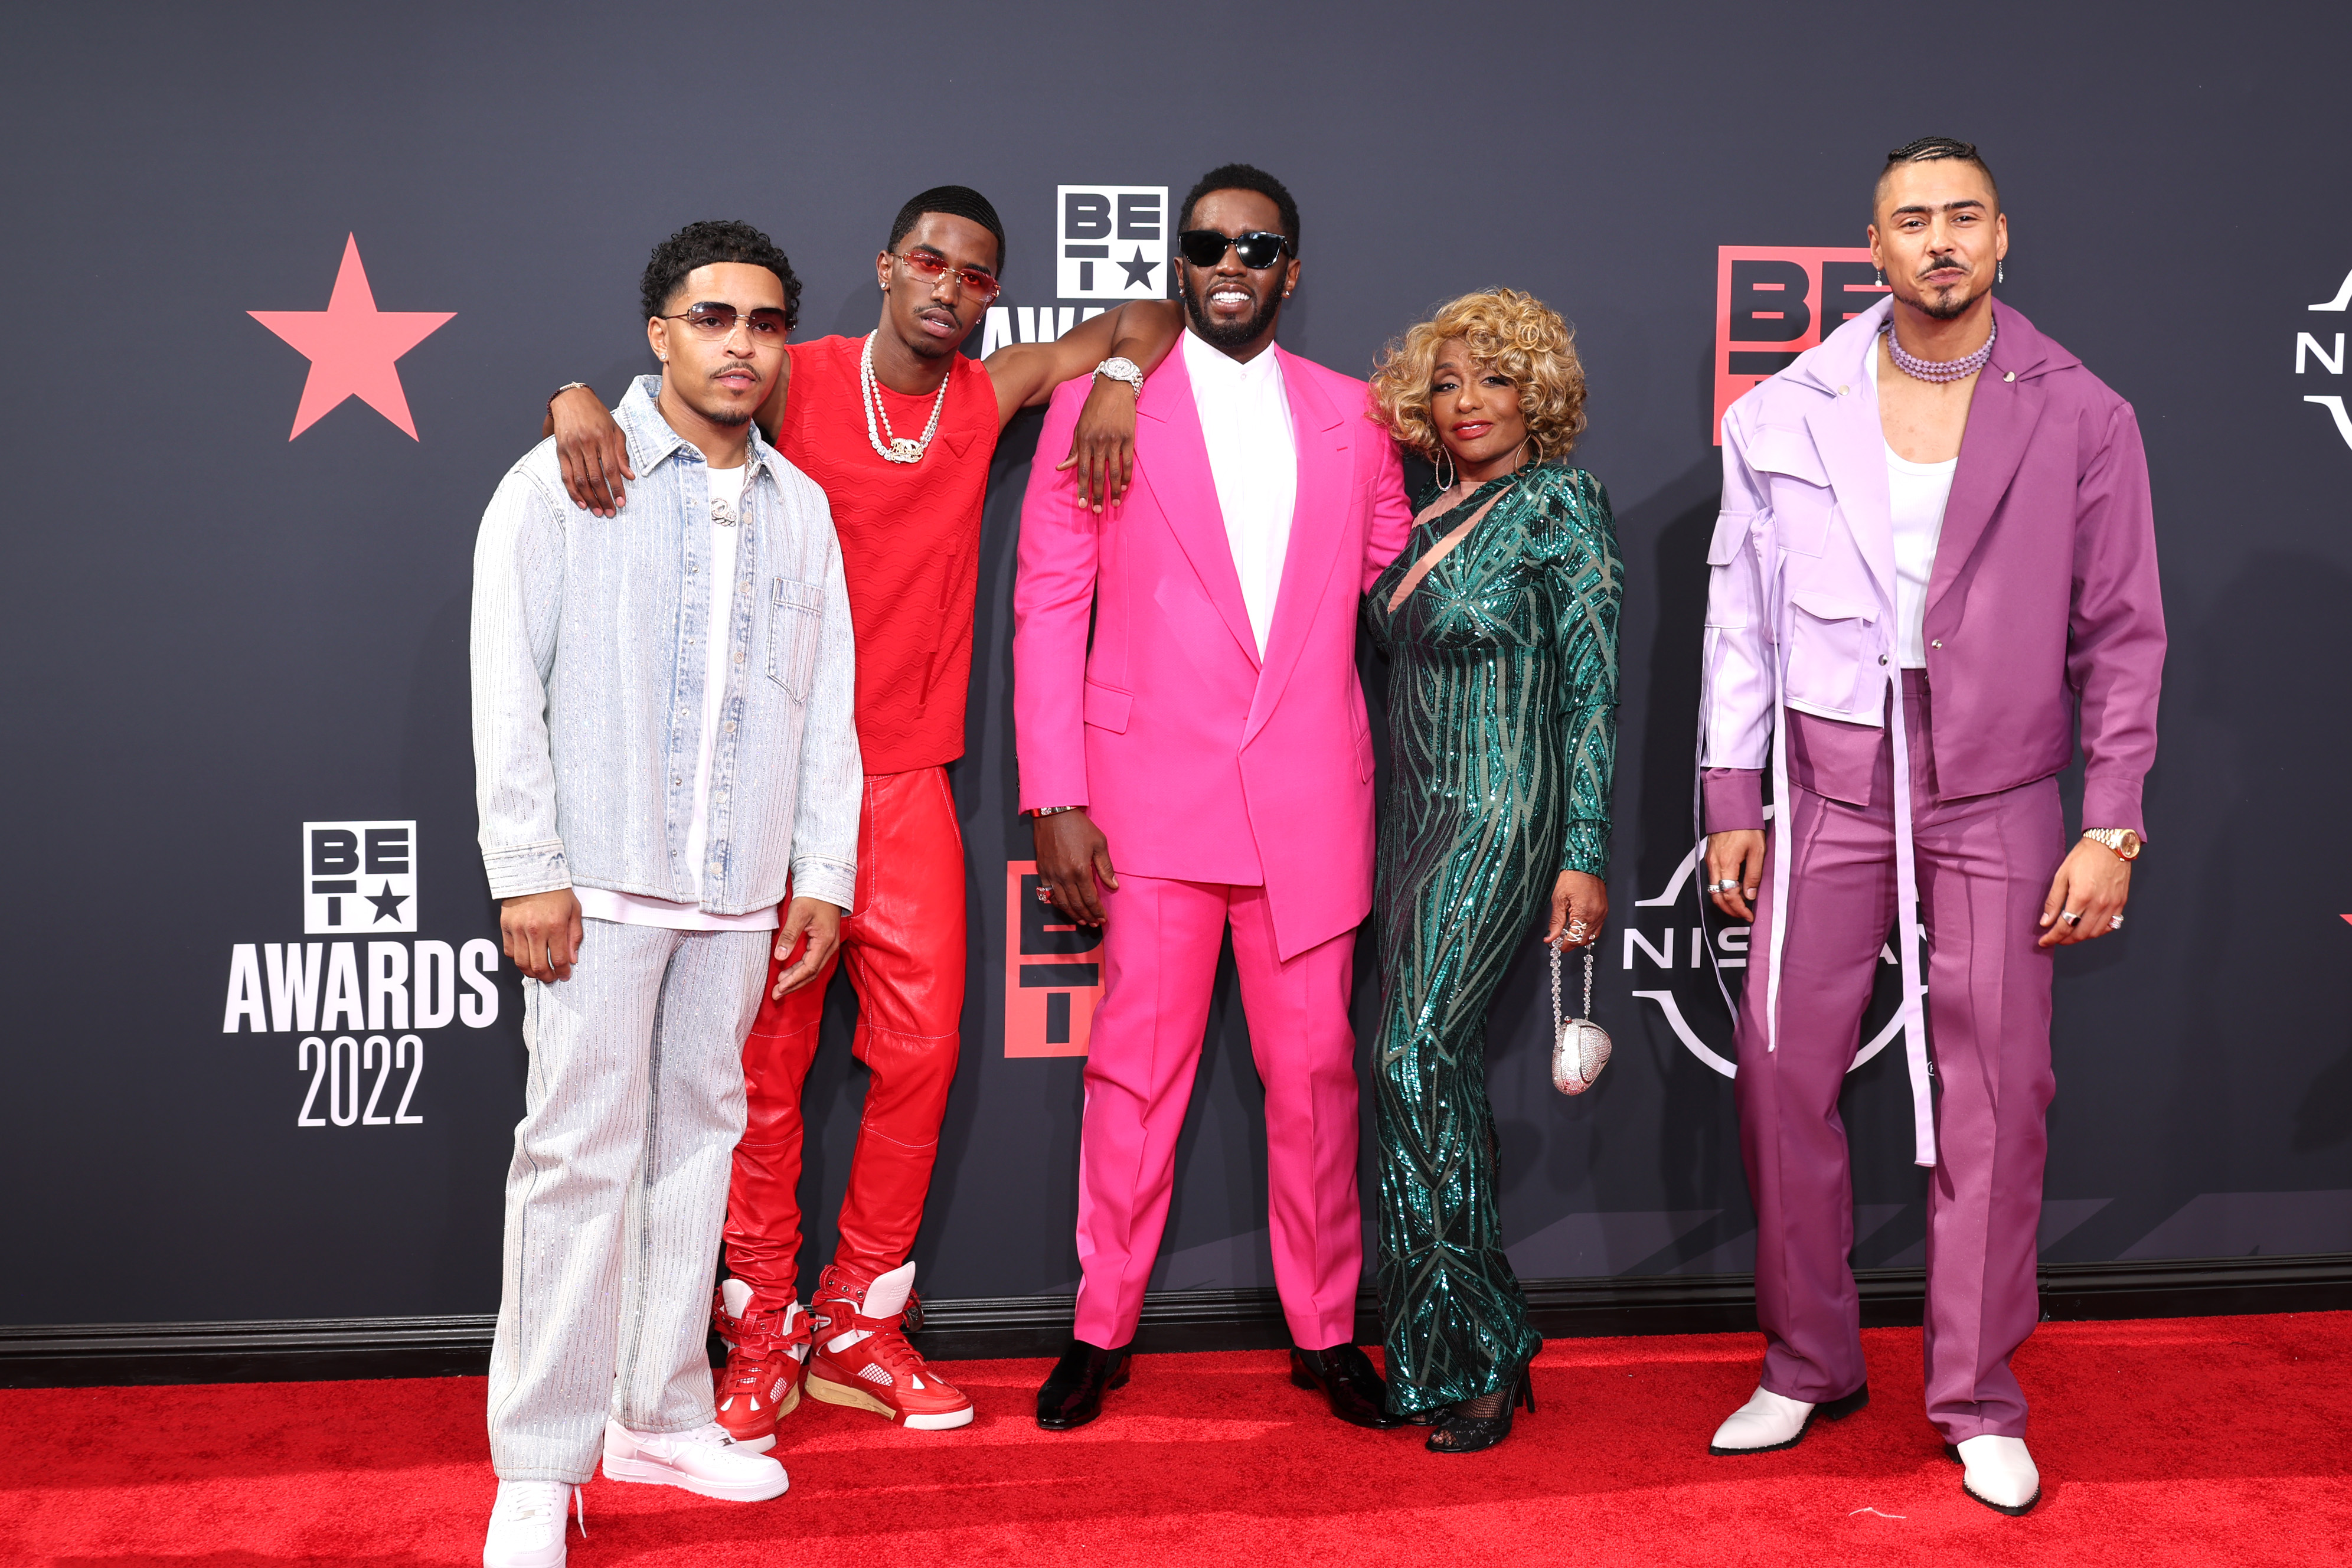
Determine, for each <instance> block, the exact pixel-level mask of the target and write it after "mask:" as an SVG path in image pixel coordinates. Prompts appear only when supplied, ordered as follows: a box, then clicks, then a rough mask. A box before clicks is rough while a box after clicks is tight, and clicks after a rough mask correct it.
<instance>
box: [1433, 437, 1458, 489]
mask: <svg viewBox="0 0 2352 1568" xmlns="http://www.w3.org/2000/svg"><path fill="white" fill-rule="evenodd" d="M1438 463H1444V465H1445V477H1444V479H1441V480H1439V481H1438V486H1437V489H1438V493H1439V494H1440V495H1443V494H1444V493H1445V492H1446V491H1447V490H1450V489H1453V488H1454V480H1455V479H1456V478H1457V477H1459V474H1460V470H1459V469H1457V468H1454V454H1453V453H1452V452H1449V451H1447V450H1446V449H1445V443H1444V442H1443V441H1440V442H1439V443H1438V444H1437V461H1436V462H1433V463H1431V464H1430V465H1429V466H1430V468H1431V469H1432V470H1433V471H1434V470H1435V469H1436V468H1437V464H1438Z"/></svg>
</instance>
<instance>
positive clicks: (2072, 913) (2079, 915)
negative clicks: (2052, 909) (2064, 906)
mask: <svg viewBox="0 0 2352 1568" xmlns="http://www.w3.org/2000/svg"><path fill="white" fill-rule="evenodd" d="M2058 918H2059V919H2061V920H2063V921H2065V922H2066V923H2067V924H2068V925H2070V926H2074V925H2081V924H2082V923H2083V911H2082V910H2067V911H2066V912H2065V913H2064V914H2063V915H2061V916H2059V917H2058Z"/></svg>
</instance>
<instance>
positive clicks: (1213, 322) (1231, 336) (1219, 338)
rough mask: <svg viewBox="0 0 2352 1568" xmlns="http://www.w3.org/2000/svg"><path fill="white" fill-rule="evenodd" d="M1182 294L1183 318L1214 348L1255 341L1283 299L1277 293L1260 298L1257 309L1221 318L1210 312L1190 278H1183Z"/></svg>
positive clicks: (1235, 347)
mask: <svg viewBox="0 0 2352 1568" xmlns="http://www.w3.org/2000/svg"><path fill="white" fill-rule="evenodd" d="M1183 293H1184V315H1185V318H1186V319H1187V320H1188V321H1191V322H1192V331H1194V332H1195V333H1196V334H1198V335H1199V337H1200V339H1201V341H1202V342H1204V343H1206V344H1208V345H1209V346H1210V347H1211V348H1213V349H1240V348H1247V347H1248V346H1249V345H1250V344H1251V343H1253V342H1256V341H1257V337H1258V334H1259V333H1261V332H1263V331H1265V329H1266V323H1267V322H1269V321H1273V320H1274V318H1275V313H1276V311H1278V310H1281V309H1282V300H1281V299H1280V298H1279V297H1278V296H1277V297H1276V298H1275V299H1272V300H1264V301H1262V302H1261V303H1260V304H1259V305H1258V307H1257V309H1256V310H1252V311H1251V312H1250V313H1249V314H1248V315H1246V316H1244V317H1242V318H1241V319H1240V320H1238V321H1218V320H1217V319H1216V318H1215V317H1213V316H1212V315H1210V314H1209V302H1208V300H1205V299H1203V298H1202V295H1201V293H1200V291H1199V290H1198V289H1194V288H1193V287H1192V279H1189V278H1188V279H1185V280H1184V289H1183Z"/></svg>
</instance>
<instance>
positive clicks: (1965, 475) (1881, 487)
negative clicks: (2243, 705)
mask: <svg viewBox="0 0 2352 1568" xmlns="http://www.w3.org/2000/svg"><path fill="white" fill-rule="evenodd" d="M1893 308H1894V307H1893V304H1892V302H1891V301H1888V300H1881V301H1880V302H1879V304H1878V305H1877V306H1876V307H1874V309H1872V310H1870V311H1868V312H1867V313H1865V314H1864V315H1861V316H1858V317H1855V318H1854V319H1853V321H1848V322H1847V323H1846V324H1845V325H1844V326H1843V327H1841V328H1839V329H1838V330H1837V331H1834V332H1832V333H1831V334H1830V336H1829V338H1828V339H1827V340H1826V341H1824V342H1822V344H1821V345H1820V346H1819V347H1818V348H1814V349H1811V350H1809V351H1807V352H1806V353H1802V354H1801V355H1799V356H1798V358H1797V361H1796V363H1794V364H1791V365H1790V366H1789V368H1788V369H1786V370H1784V371H1782V372H1780V374H1778V375H1775V376H1773V377H1772V378H1771V379H1770V380H1769V381H1767V382H1765V383H1763V384H1761V385H1759V386H1758V387H1757V388H1756V389H1755V390H1754V391H1752V392H1750V393H1748V395H1746V396H1744V397H1742V398H1741V399H1740V400H1739V401H1738V402H1737V403H1735V404H1733V405H1731V408H1730V411H1729V412H1728V413H1727V414H1726V415H1725V416H1724V420H1723V510H1722V512H1721V515H1720V516H1719V517H1718V518H1717V521H1716V526H1715V538H1714V542H1713V543H1712V545H1711V546H1710V548H1709V549H1708V551H1707V557H1706V558H1707V564H1708V566H1709V568H1710V574H1709V575H1710V582H1709V584H1708V590H1707V606H1706V653H1705V665H1704V669H1705V674H1704V676H1703V683H1702V691H1701V703H1702V721H1701V731H1700V741H1699V763H1700V766H1701V767H1702V768H1703V769H1706V770H1708V772H1707V773H1706V792H1705V795H1706V826H1707V827H1708V828H1710V829H1713V830H1717V831H1721V830H1727V829H1732V828H1740V827H1760V826H1763V812H1762V791H1761V776H1762V769H1763V768H1764V767H1765V766H1766V763H1767V762H1768V757H1769V750H1770V742H1771V738H1772V726H1773V715H1774V700H1773V699H1774V677H1775V674H1776V670H1777V673H1778V674H1779V676H1780V679H1781V681H1782V682H1783V683H1784V684H1783V687H1782V690H1781V693H1780V695H1781V700H1782V703H1783V705H1784V706H1785V709H1786V710H1787V713H1788V719H1789V723H1788V733H1787V734H1786V735H1785V736H1784V737H1782V739H1783V741H1784V743H1785V746H1786V751H1787V765H1788V770H1789V775H1790V780H1791V782H1793V783H1795V784H1799V785H1801V786H1802V787H1804V788H1807V789H1810V790H1812V791H1813V792H1814V793H1816V794H1819V795H1827V796H1829V797H1831V798H1832V799H1835V800H1843V801H1847V802H1851V803H1853V804H1854V805H1869V804H1871V802H1870V779H1871V763H1872V761H1873V759H1874V757H1875V755H1876V754H1877V752H1878V748H1879V740H1880V736H1879V730H1880V726H1881V724H1882V723H1883V721H1884V713H1885V705H1886V700H1887V685H1888V681H1889V679H1890V677H1892V676H1893V675H1894V674H1895V664H1894V657H1895V626H1894V619H1895V546H1894V529H1893V524H1892V522H1891V521H1890V520H1889V517H1888V500H1887V489H1886V452H1885V435H1884V434H1883V432H1882V429H1881V426H1880V424H1879V418H1878V408H1877V402H1876V399H1875V398H1874V397H1873V396H1872V395H1870V389H1871V383H1870V377H1869V374H1868V372H1867V370H1866V368H1865V366H1864V359H1863V356H1864V354H1865V353H1873V352H1875V344H1876V341H1877V335H1878V331H1879V327H1880V324H1881V323H1882V322H1884V321H1885V320H1886V317H1887V313H1888V312H1889V311H1890V310H1893ZM1993 316H1994V320H1995V321H1996V322H1997V323H1998V326H1999V331H1998V333H1997V336H1996V340H1995V342H1994V344H1993V351H1992V359H1991V362H1990V363H1989V364H1988V365H1987V366H1986V367H1985V370H1984V372H1983V374H1981V375H1980V376H1979V379H1978V382H1977V389H1976V396H1975V399H1974V401H1973V402H1972V404H1971V405H1970V406H1969V424H1968V431H1967V434H1966V436H1965V437H1964V438H1963V439H1962V442H1961V446H1960V460H1959V465H1958V468H1957V469H1956V470H1955V471H1954V474H1953V478H1952V489H1951V499H1950V500H1949V502H1948V505H1947V506H1946V509H1945V512H1944V529H1943V533H1942V535H1941V537H1940V539H1939V540H1938V542H1937V550H1936V567H1935V572H1934V574H1933V575H1932V576H1931V577H1930V579H1929V582H1928V587H1927V624H1926V639H1927V679H1928V682H1929V684H1930V685H1931V686H1932V688H1933V689H1934V691H1935V694H1936V719H1935V725H1934V734H1933V743H1934V746H1935V778H1936V784H1937V793H1938V794H1939V795H1941V796H1942V797H1943V798H1945V799H1948V800H1955V799H1962V798H1965V797H1968V796H1970V795H1990V794H1992V793H1993V792H1995V791H1998V790H2005V789H2013V788H2015V787H2016V786H2018V785H2019V784H2031V783H2032V782H2034V781H2035V780H2037V779H2043V778H2047V777H2049V776H2050V775H2051V774H2053V773H2056V772H2058V771H2059V770H2060V769H2062V768H2063V767H2064V766H2066V764H2067V763H2069V762H2071V761H2072V760H2073V759H2074V720H2075V710H2076V706H2077V704H2078V703H2079V705H2080V709H2081V719H2082V738H2083V751H2084V757H2085V763H2084V797H2083V821H2084V826H2087V827H2130V828H2134V829H2137V830H2138V831H2139V832H2140V833H2141V834H2142V835H2143V836H2145V835H2146V833H2147V825H2146V824H2145V822H2143V820H2142V819H2141V815H2140V785H2141V782H2142V780H2143V779H2144V778H2145V777H2146V776H2147V770H2148V766H2149V764H2150V763H2153V762H2154V761H2155V758H2156V703H2157V693H2158V685H2159V683H2160V680H2161V678H2162V675H2163V669H2164V606H2163V603H2162V600H2161V597H2160V595H2159V592H2158V581H2157V569H2156V525H2155V519H2154V516H2153V514H2152V513H2151V511H2150V510H2149V501H2148V482H2147V454H2146V452H2145V451H2144V450H2143V449H2142V447H2141V446H2140V437H2139V424H2138V421H2137V419H2136V418H2134V417H2133V415H2132V410H2131V405H2129V404H2127V403H2126V402H2124V400H2123V399H2121V398H2120V397H2117V396H2116V395H2115V393H2114V392H2112V391H2111V390H2109V389H2108V387H2107V386H2106V384H2105V383H2103V382H2101V381H2100V380H2099V379H2098V377H2096V376H2095V375H2093V374H2091V373H2090V372H2089V371H2087V370H2085V369H2084V368H2083V363H2082V362H2081V361H2080V360H2078V359H2076V358H2075V357H2074V355H2073V354H2071V353H2067V352H2066V351H2065V350H2064V349H2063V348H2061V347H2059V346H2058V344H2056V343H2055V342H2052V341H2051V340H2050V339H2048V338H2046V337H2044V336H2042V333H2040V332H2039V331H2035V330H2034V327H2033V323H2032V322H2031V321H2027V320H2026V319H2025V318H2024V317H2023V316H2021V315H2020V314H2018V312H2016V311H2015V310H2011V309H2010V308H2009V307H2008V306H2006V305H2003V304H2001V303H2000V302H1999V301H1997V300H1996V301H1995V302H1994V304H1993Z"/></svg>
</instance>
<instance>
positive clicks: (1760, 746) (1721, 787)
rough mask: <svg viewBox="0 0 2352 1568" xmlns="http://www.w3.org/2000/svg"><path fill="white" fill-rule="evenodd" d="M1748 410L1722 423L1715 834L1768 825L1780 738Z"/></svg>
mask: <svg viewBox="0 0 2352 1568" xmlns="http://www.w3.org/2000/svg"><path fill="white" fill-rule="evenodd" d="M1751 397H1752V394H1751ZM1743 401H1746V400H1743ZM1747 414H1748V411H1746V410H1743V409H1742V407H1741V406H1740V405H1738V404H1735V405H1733V406H1732V407H1731V409H1730V410H1729V411H1728V412H1727V413H1726V414H1725V415H1724V416H1723V499H1722V501H1721V503H1720V507H1719V510H1717V513H1716V520H1715V532H1714V534H1713V535H1712V536H1711V537H1710V538H1709V540H1708V542H1707V551H1706V565H1707V585H1706V628H1705V631H1704V632H1703V634H1702V635H1703V637H1704V639H1705V640H1704V643H1703V645H1702V647H1701V651H1700V676H1699V766H1700V768H1701V769H1703V770H1705V777H1706V827H1707V829H1708V831H1710V832H1717V833H1720V832H1728V831H1731V830H1734V829H1738V828H1750V827H1761V826H1764V790H1763V769H1764V764H1765V761H1766V753H1767V752H1768V750H1769V746H1770V744H1771V738H1772V682H1773V667H1772V658H1773V648H1772V637H1771V628H1772V615H1771V607H1770V606H1769V605H1768V604H1767V603H1766V602H1765V597H1764V567H1763V560H1762V555H1761V552H1760V549H1759V533H1760V532H1761V531H1762V529H1763V526H1764V525H1765V523H1766V522H1767V521H1768V520H1769V508H1768V506H1767V503H1766V501H1765V498H1764V492H1763V489H1762V487H1761V486H1759V484H1758V483H1757V481H1756V475H1755V472H1754V470H1753V469H1751V468H1748V458H1747V450H1746V443H1747V434H1748V417H1747Z"/></svg>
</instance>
